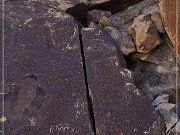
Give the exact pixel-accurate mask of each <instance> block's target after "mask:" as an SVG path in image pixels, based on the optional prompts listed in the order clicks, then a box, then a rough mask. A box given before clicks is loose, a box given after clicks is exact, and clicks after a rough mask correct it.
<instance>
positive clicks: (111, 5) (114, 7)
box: [89, 0, 142, 14]
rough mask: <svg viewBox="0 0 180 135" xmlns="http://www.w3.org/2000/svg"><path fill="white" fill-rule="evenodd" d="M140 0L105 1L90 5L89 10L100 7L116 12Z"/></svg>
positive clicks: (100, 8)
mask: <svg viewBox="0 0 180 135" xmlns="http://www.w3.org/2000/svg"><path fill="white" fill-rule="evenodd" d="M140 1H142V0H111V1H108V2H105V3H101V4H97V5H91V6H90V7H89V10H93V9H99V10H104V11H110V12H111V13H112V14H115V13H117V12H119V11H121V10H124V9H126V8H128V7H129V6H131V5H134V4H136V3H138V2H140Z"/></svg>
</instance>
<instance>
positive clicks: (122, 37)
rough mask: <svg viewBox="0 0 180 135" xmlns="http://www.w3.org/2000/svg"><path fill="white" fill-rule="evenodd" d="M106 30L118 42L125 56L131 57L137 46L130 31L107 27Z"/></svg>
mask: <svg viewBox="0 0 180 135" xmlns="http://www.w3.org/2000/svg"><path fill="white" fill-rule="evenodd" d="M105 30H106V31H107V32H108V33H109V34H110V35H111V37H112V38H113V39H114V40H115V41H117V42H118V46H119V48H120V50H121V51H122V53H123V54H124V55H130V54H132V53H134V52H135V51H136V47H135V44H134V42H133V41H132V38H131V36H130V35H129V33H128V30H126V29H125V28H124V29H121V30H118V29H116V28H115V27H106V28H105Z"/></svg>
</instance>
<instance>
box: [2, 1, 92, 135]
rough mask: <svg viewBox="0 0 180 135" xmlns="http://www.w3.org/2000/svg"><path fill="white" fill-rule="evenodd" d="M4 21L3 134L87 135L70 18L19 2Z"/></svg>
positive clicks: (77, 47)
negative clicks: (4, 118)
mask: <svg viewBox="0 0 180 135" xmlns="http://www.w3.org/2000/svg"><path fill="white" fill-rule="evenodd" d="M1 16H2V12H1ZM4 19H5V20H4V25H5V26H4V30H5V31H4V36H5V40H4V42H5V45H4V47H5V53H4V54H5V59H4V60H5V61H4V62H5V65H4V66H5V72H4V73H5V93H6V94H4V98H5V112H4V113H5V114H4V117H6V119H7V120H6V121H5V134H9V135H51V134H52V135H92V134H93V131H92V127H91V122H90V119H89V111H88V105H87V97H86V94H87V93H86V88H85V81H84V72H83V66H82V57H81V51H80V41H79V31H78V26H77V24H76V22H75V20H74V18H73V17H71V16H70V15H67V14H65V13H63V12H60V11H57V10H54V9H52V8H49V7H48V6H46V5H43V4H41V3H38V2H28V1H25V2H23V1H21V0H19V1H10V2H7V3H6V4H5V16H4ZM0 26H2V17H1V18H0ZM0 37H2V32H1V34H0ZM1 43H2V42H1ZM1 53H2V51H1ZM1 56H2V54H1ZM1 67H2V66H1ZM1 79H2V78H1ZM1 82H2V80H1Z"/></svg>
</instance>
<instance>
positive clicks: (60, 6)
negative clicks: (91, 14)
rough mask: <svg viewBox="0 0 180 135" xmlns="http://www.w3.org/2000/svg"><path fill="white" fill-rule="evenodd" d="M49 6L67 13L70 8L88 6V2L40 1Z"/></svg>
mask: <svg viewBox="0 0 180 135" xmlns="http://www.w3.org/2000/svg"><path fill="white" fill-rule="evenodd" d="M38 1H39V2H42V3H44V4H46V5H48V6H52V7H54V8H57V9H60V10H62V11H66V10H67V9H69V8H72V7H75V6H77V5H79V4H88V0H38Z"/></svg>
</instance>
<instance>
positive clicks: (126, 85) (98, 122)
mask: <svg viewBox="0 0 180 135" xmlns="http://www.w3.org/2000/svg"><path fill="white" fill-rule="evenodd" d="M82 41H83V46H84V56H85V60H86V71H87V76H88V78H87V80H88V88H89V91H90V96H91V99H92V104H93V111H94V118H95V126H96V134H98V135H115V134H123V135H141V134H150V135H163V131H162V127H161V126H162V125H161V124H160V121H159V119H158V117H157V115H156V114H155V112H154V111H153V109H152V107H151V106H150V105H149V103H148V102H147V99H146V97H145V96H143V94H142V93H141V91H140V90H139V89H137V88H136V86H135V85H134V82H133V74H132V73H131V72H130V71H129V70H127V69H125V68H123V67H124V65H123V63H122V59H123V58H122V55H120V56H118V55H117V50H116V49H115V46H113V42H112V40H111V38H109V37H108V35H106V34H105V33H103V31H101V30H100V29H97V28H84V29H82ZM119 86H120V87H119Z"/></svg>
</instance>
